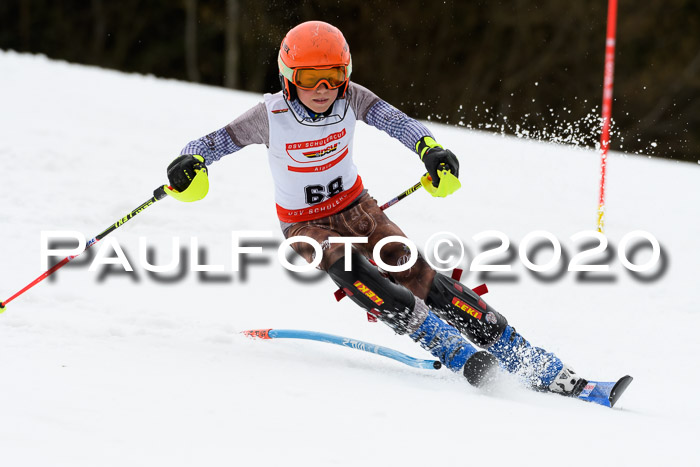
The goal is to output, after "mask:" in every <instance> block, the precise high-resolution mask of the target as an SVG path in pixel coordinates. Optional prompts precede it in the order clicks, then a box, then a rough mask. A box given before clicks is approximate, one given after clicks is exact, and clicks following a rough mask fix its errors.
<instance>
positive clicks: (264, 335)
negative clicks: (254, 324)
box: [242, 329, 272, 339]
mask: <svg viewBox="0 0 700 467" xmlns="http://www.w3.org/2000/svg"><path fill="white" fill-rule="evenodd" d="M270 331H272V329H250V330H248V331H243V332H242V334H244V335H246V336H248V337H252V338H253V339H272V337H270Z"/></svg>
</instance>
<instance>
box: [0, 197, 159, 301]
mask: <svg viewBox="0 0 700 467" xmlns="http://www.w3.org/2000/svg"><path fill="white" fill-rule="evenodd" d="M166 196H167V194H166V193H165V187H164V186H160V187H158V188H156V189H155V190H153V197H152V198H151V199H149V200H148V201H146V202H145V203H143V204H142V205H141V206H139V207H137V208H136V209H134V210H133V211H131V212H130V213H129V214H127V215H126V216H124V217H122V218H121V219H119V220H118V221H117V222H115V223H114V224H112V225H110V226H109V227H107V228H106V229H105V230H104V231H103V232H102V233H100V234H98V235H97V236H96V237H95V238H93V239H92V240H90V241H88V242H87V243H86V245H85V248H84V249H83V251H81V252H80V253H78V254H75V255H72V256H66V257H65V258H63V259H62V260H61V261H60V262H58V263H57V264H56V265H55V266H54V267H52V268H51V269H49V270H48V271H46V272H44V273H43V274H41V275H40V276H39V277H37V278H36V279H34V280H33V281H32V282H31V283H29V284H28V285H27V286H25V287H24V288H23V289H22V290H20V291H19V292H17V293H16V294H14V295H13V296H11V297H10V298H8V299H7V300H5V301H2V302H0V313H2V312H3V311H5V307H6V306H7V304H8V303H10V302H11V301H12V300H14V299H15V298H17V297H19V296H20V295H22V294H23V293H24V292H26V291H27V290H29V289H31V288H32V287H34V286H35V285H37V284H38V283H39V282H41V281H43V280H44V279H46V278H47V277H49V276H50V275H51V274H53V273H54V272H56V271H58V270H59V269H61V268H62V267H63V266H65V265H66V264H68V263H69V262H70V261H72V260H73V259H75V258H77V257H78V256H80V255H82V254H83V253H85V251H87V249H88V248H90V247H91V246H92V245H94V244H95V243H97V242H99V241H100V240H102V239H103V238H105V237H106V236H107V235H109V234H110V233H111V232H113V231H114V230H116V229H118V228H119V227H121V226H122V225H124V224H125V223H126V222H127V221H128V220H129V219H131V218H132V217H134V216H135V215H136V214H138V213H140V212H141V211H143V210H144V209H146V208H147V207H149V206H151V205H152V204H154V203H155V202H156V201H158V200H161V199H163V198H165V197H166Z"/></svg>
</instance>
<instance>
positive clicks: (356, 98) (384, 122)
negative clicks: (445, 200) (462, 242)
mask: <svg viewBox="0 0 700 467" xmlns="http://www.w3.org/2000/svg"><path fill="white" fill-rule="evenodd" d="M350 100H351V105H352V106H353V108H354V109H355V113H356V114H357V117H358V119H360V120H362V121H364V122H365V123H367V124H368V125H372V126H373V127H375V128H378V129H380V130H382V131H384V132H386V133H387V134H388V135H389V136H391V137H393V138H396V139H398V140H399V141H401V142H402V143H403V145H404V146H406V147H407V148H409V149H411V150H412V151H415V152H416V153H418V156H420V158H421V160H422V161H423V163H424V164H425V167H426V169H427V170H428V173H429V174H430V176H431V178H432V180H433V185H434V186H435V187H437V186H438V185H439V183H440V178H441V173H442V172H443V170H445V169H447V170H449V172H450V173H451V174H452V175H454V176H455V177H459V161H458V160H457V157H455V155H454V154H453V153H452V151H450V150H449V149H444V148H443V147H442V146H440V145H439V144H438V143H437V142H436V141H435V139H434V138H433V135H432V133H431V132H430V130H428V129H427V128H426V127H425V125H423V124H422V123H420V122H419V121H417V120H415V119H413V118H411V117H409V116H408V115H406V114H405V113H403V112H402V111H400V110H399V109H397V108H396V107H394V106H393V105H391V104H389V103H388V102H386V101H383V100H382V99H380V98H379V97H377V96H376V95H375V94H374V93H373V92H372V91H370V90H368V89H366V88H364V87H362V86H360V85H358V84H354V83H352V84H351V96H350ZM455 189H456V188H455Z"/></svg>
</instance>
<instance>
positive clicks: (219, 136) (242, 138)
mask: <svg viewBox="0 0 700 467" xmlns="http://www.w3.org/2000/svg"><path fill="white" fill-rule="evenodd" d="M269 134H270V125H269V122H268V121H267V114H266V109H265V104H263V103H262V102H261V103H260V104H258V105H256V106H255V107H253V108H251V109H250V110H248V111H247V112H245V113H244V114H242V115H241V116H240V117H238V118H237V119H235V120H234V121H232V122H231V123H229V124H228V125H226V126H225V127H223V128H220V129H218V130H216V131H214V132H212V133H209V134H208V135H206V136H202V137H201V138H198V139H195V140H194V141H190V142H189V143H187V145H186V146H185V147H184V148H183V149H182V151H180V154H181V155H182V154H199V155H200V156H202V157H204V163H205V164H206V165H209V164H211V163H212V162H215V161H218V160H219V159H221V158H222V157H224V156H226V155H228V154H233V153H234V152H236V151H240V150H241V149H243V148H244V147H245V146H248V145H250V144H265V145H268V144H269V139H270V136H269Z"/></svg>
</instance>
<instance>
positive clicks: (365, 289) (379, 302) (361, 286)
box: [352, 281, 384, 305]
mask: <svg viewBox="0 0 700 467" xmlns="http://www.w3.org/2000/svg"><path fill="white" fill-rule="evenodd" d="M352 285H354V286H355V287H356V288H357V290H359V291H360V292H362V293H363V294H365V295H367V297H369V299H370V300H372V301H373V302H374V303H376V304H377V305H382V304H383V303H384V300H382V299H381V298H379V297H378V296H377V294H375V293H374V292H372V291H371V290H370V289H369V287H367V286H366V285H365V284H363V283H362V282H360V281H357V282H355V283H354V284H352Z"/></svg>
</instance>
